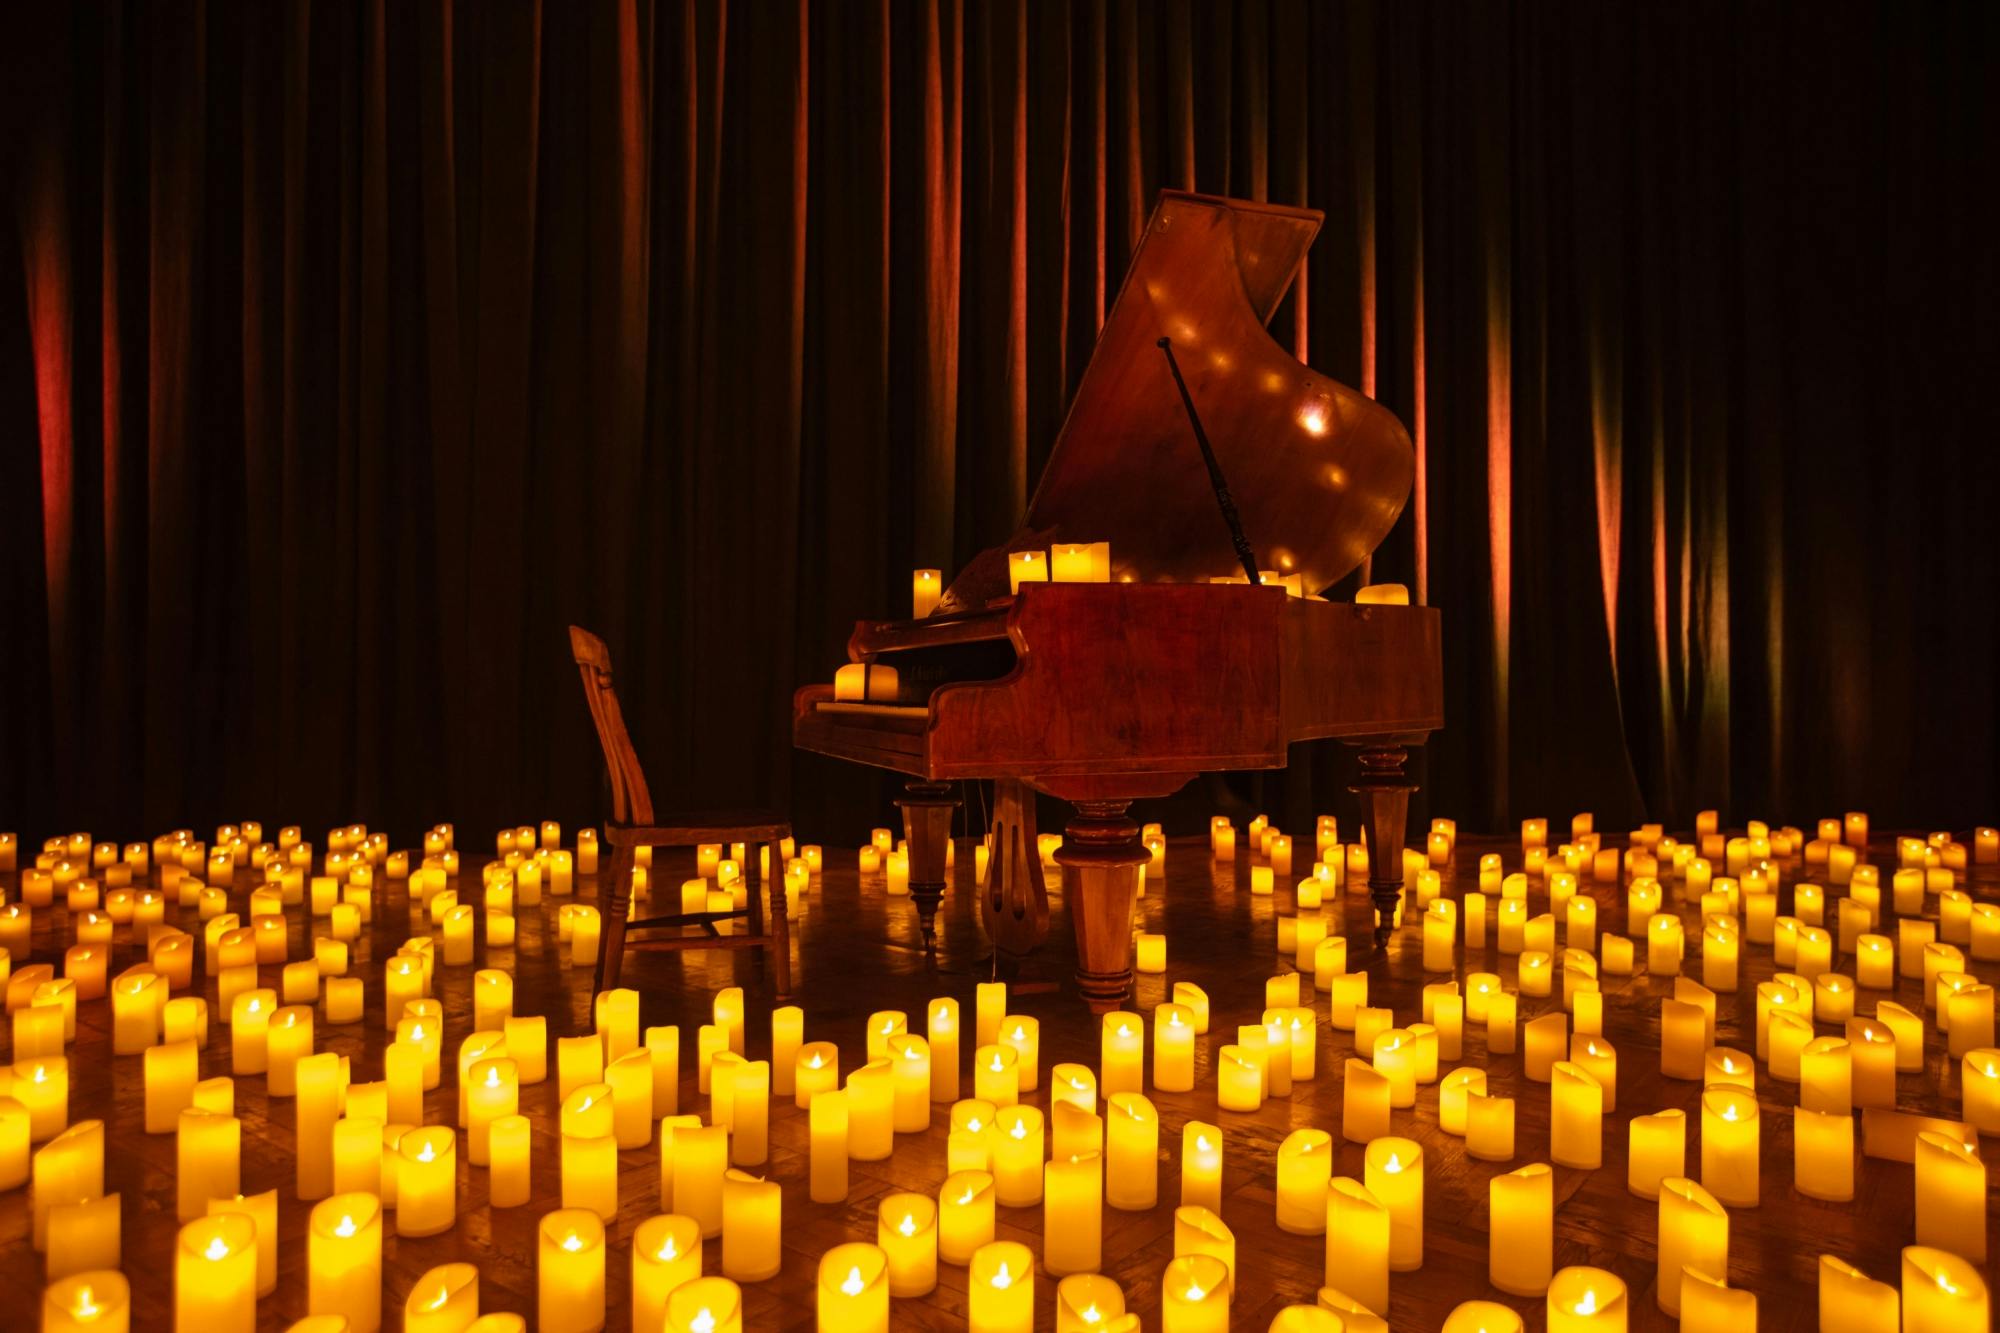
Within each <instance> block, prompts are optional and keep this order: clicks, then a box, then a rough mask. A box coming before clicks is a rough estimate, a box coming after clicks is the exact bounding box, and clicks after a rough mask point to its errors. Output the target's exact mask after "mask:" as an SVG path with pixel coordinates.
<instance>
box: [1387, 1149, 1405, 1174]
mask: <svg viewBox="0 0 2000 1333" xmlns="http://www.w3.org/2000/svg"><path fill="white" fill-rule="evenodd" d="M1382 1169H1383V1170H1384V1171H1387V1172H1388V1173H1389V1174H1391V1175H1394V1174H1395V1173H1396V1172H1398V1171H1401V1170H1402V1169H1403V1159H1402V1158H1400V1157H1398V1156H1396V1154H1394V1153H1390V1154H1389V1160H1388V1161H1386V1162H1384V1163H1382Z"/></svg>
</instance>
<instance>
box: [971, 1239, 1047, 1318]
mask: <svg viewBox="0 0 2000 1333" xmlns="http://www.w3.org/2000/svg"><path fill="white" fill-rule="evenodd" d="M966 1296H967V1306H968V1311H967V1328H968V1330H969V1333H1034V1327H1035V1256H1034V1254H1033V1253H1032V1252H1031V1251H1030V1250H1029V1249H1028V1247H1027V1246H1025V1245H1021V1244H1019V1243H1017V1242H1014V1241H1007V1240H997V1241H994V1242H993V1243H992V1244H990V1245H982V1246H980V1247H979V1249H978V1250H977V1251H975V1252H974V1254H973V1256H972V1263H971V1266H970V1269H969V1271H968V1273H967V1276H966Z"/></svg>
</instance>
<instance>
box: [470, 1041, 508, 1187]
mask: <svg viewBox="0 0 2000 1333" xmlns="http://www.w3.org/2000/svg"><path fill="white" fill-rule="evenodd" d="M466 1079H467V1083H468V1086H467V1088H466V1135H465V1160H466V1161H468V1162H470V1163H471V1164H472V1165H474V1166H486V1165H488V1161H489V1157H488V1154H489V1151H490V1143H491V1136H492V1128H493V1125H494V1123H495V1122H496V1121H499V1120H501V1119H503V1118H505V1117H507V1116H510V1115H515V1114H518V1113H519V1111H520V1109H521V1085H520V1075H519V1071H518V1069H517V1067H516V1066H515V1064H514V1062H513V1061H512V1060H510V1059H508V1058H506V1057H505V1056H494V1057H489V1058H487V1059H484V1060H480V1061H479V1062H478V1063H476V1064H474V1065H473V1066H472V1067H471V1068H470V1069H469V1070H467V1071H466Z"/></svg>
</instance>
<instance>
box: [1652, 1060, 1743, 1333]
mask: <svg viewBox="0 0 2000 1333" xmlns="http://www.w3.org/2000/svg"><path fill="white" fill-rule="evenodd" d="M1759 1133H1760V1126H1759V1123H1758V1115H1757V1098H1756V1097H1755V1096H1754V1095H1753V1094H1751V1093H1749V1092H1747V1091H1745V1090H1744V1089H1742V1088H1738V1087H1732V1086H1726V1085H1725V1086H1716V1085H1710V1086H1709V1087H1708V1088H1707V1089H1706V1090H1704V1091H1703V1092H1702V1095H1701V1183H1702V1186H1703V1187H1704V1188H1705V1189H1706V1190H1707V1191H1708V1192H1709V1193H1711V1194H1713V1195H1714V1196H1715V1197H1716V1198H1717V1199H1720V1200H1721V1201H1722V1202H1723V1203H1726V1204H1729V1205H1731V1206H1732V1207H1744V1208H1754V1207H1756V1206H1757V1199H1758V1159H1759V1151H1758V1138H1759ZM1676 1271H1678V1270H1676ZM1670 1313H1671V1311H1670Z"/></svg>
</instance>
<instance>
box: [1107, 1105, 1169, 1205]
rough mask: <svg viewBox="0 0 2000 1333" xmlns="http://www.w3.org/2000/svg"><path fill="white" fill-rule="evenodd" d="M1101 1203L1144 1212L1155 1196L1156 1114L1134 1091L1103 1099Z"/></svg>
mask: <svg viewBox="0 0 2000 1333" xmlns="http://www.w3.org/2000/svg"><path fill="white" fill-rule="evenodd" d="M1104 1119H1105V1202H1107V1203H1109V1204H1110V1205H1111V1206H1112V1207H1113V1208H1117V1209H1120V1210H1122V1211H1126V1212H1144V1211H1147V1210H1149V1209H1151V1208H1152V1207H1153V1206H1154V1204H1155V1203H1156V1202H1157V1201H1158V1199H1159V1192H1160V1180H1159V1158H1160V1117H1159V1113H1158V1112H1157V1111H1155V1110H1154V1109H1153V1103H1152V1102H1150V1101H1148V1100H1147V1099H1146V1097H1145V1096H1144V1094H1142V1093H1137V1092H1118V1093H1113V1094H1112V1095H1111V1096H1110V1097H1109V1098H1107V1099H1106V1101H1105V1107H1104Z"/></svg>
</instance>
